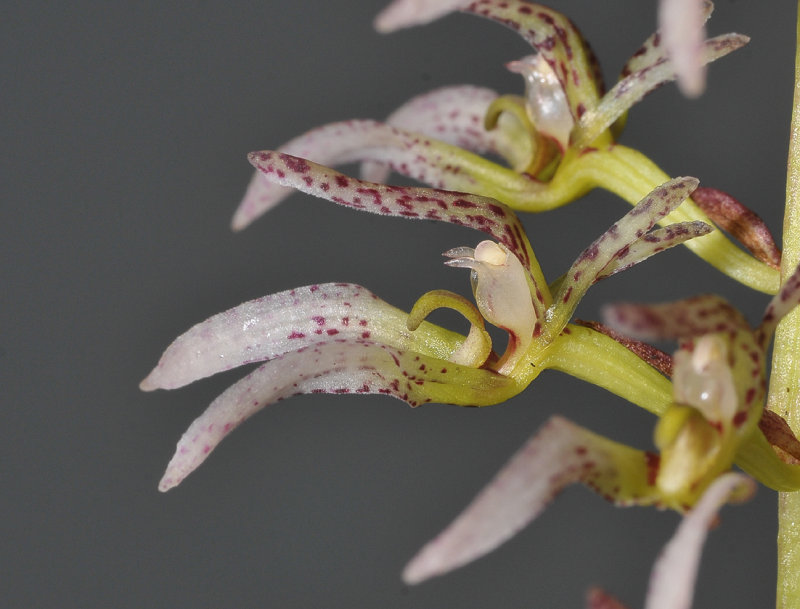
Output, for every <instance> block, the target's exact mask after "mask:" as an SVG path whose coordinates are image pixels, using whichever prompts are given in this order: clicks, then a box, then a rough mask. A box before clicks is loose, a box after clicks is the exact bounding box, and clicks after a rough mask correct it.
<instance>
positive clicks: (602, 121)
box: [572, 34, 750, 148]
mask: <svg viewBox="0 0 800 609" xmlns="http://www.w3.org/2000/svg"><path fill="white" fill-rule="evenodd" d="M749 41H750V39H749V38H748V37H747V36H743V35H741V34H723V35H721V36H717V37H715V38H710V39H709V40H706V41H705V42H704V43H703V47H702V52H701V55H700V60H701V62H702V64H703V65H705V64H708V63H711V62H712V61H716V60H717V59H719V58H720V57H724V56H725V55H727V54H728V53H730V52H732V51H735V50H736V49H739V48H741V47H743V46H744V45H746V44H747V43H748V42H749ZM651 57H652V59H653V63H650V64H647V65H644V66H643V67H640V68H639V69H637V70H636V71H635V72H633V73H631V74H629V75H628V76H626V77H625V78H623V79H622V80H620V81H619V82H618V83H617V84H616V85H614V87H613V88H612V89H611V90H610V91H609V92H608V93H606V94H605V95H604V96H603V99H602V100H600V103H599V104H598V105H597V106H596V107H593V108H592V109H590V110H588V111H587V112H586V113H585V114H583V116H582V117H581V119H580V120H579V122H578V124H577V125H576V126H575V129H574V131H573V132H572V143H573V145H574V146H576V147H578V148H584V147H586V146H589V145H590V144H591V143H592V142H593V141H594V140H595V139H596V138H597V137H598V136H599V135H600V134H601V133H603V131H605V130H606V129H608V127H610V126H611V124H612V123H613V122H614V121H616V120H617V119H618V118H619V117H620V116H622V115H623V114H624V113H625V112H627V111H628V109H629V108H630V107H631V106H633V105H634V104H635V103H637V102H639V101H640V100H641V99H642V98H643V97H644V96H645V95H647V94H648V93H650V92H651V91H653V90H655V89H657V88H658V87H660V86H661V85H663V84H665V83H667V82H670V81H672V80H675V78H676V77H677V75H676V71H675V66H674V65H673V63H672V61H670V60H669V59H667V58H666V57H665V56H664V55H662V54H654V55H652V56H651Z"/></svg>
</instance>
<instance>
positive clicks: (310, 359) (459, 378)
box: [159, 339, 513, 491]
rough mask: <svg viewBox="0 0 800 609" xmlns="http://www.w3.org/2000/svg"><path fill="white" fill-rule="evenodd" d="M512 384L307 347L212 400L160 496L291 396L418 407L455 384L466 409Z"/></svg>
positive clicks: (351, 346) (380, 355) (437, 366)
mask: <svg viewBox="0 0 800 609" xmlns="http://www.w3.org/2000/svg"><path fill="white" fill-rule="evenodd" d="M512 385H513V381H511V380H510V379H508V378H507V377H503V376H500V375H498V374H495V373H492V372H489V371H487V370H480V369H474V368H466V367H463V366H458V365H456V364H453V363H451V362H447V361H443V360H441V359H436V358H432V357H427V356H425V355H422V354H419V353H414V352H413V351H402V350H399V349H395V348H393V347H389V346H387V345H379V344H376V343H372V342H368V341H352V340H350V341H346V340H343V339H338V340H331V341H327V342H320V343H317V344H313V345H309V346H307V347H303V348H301V349H299V350H297V351H294V352H291V353H286V354H284V355H280V356H277V357H275V358H274V359H272V360H270V361H269V362H267V363H265V364H263V365H262V366H261V367H259V368H258V369H256V370H255V371H253V372H251V373H250V374H248V375H247V376H246V377H245V378H243V379H242V380H240V381H239V382H238V383H236V384H234V385H233V386H231V387H230V388H229V389H227V390H226V391H225V392H224V393H222V394H221V395H220V396H219V397H218V398H217V399H216V400H214V401H213V402H212V403H211V405H210V406H209V407H208V409H206V411H205V412H204V413H203V414H202V415H200V417H199V418H197V419H196V420H195V421H194V422H193V423H192V424H191V426H190V427H189V429H188V430H187V431H186V433H185V434H183V436H182V437H181V439H180V441H179V442H178V446H177V449H176V452H175V456H174V457H173V458H172V460H171V461H170V462H169V465H168V466H167V471H166V472H165V474H164V477H163V478H162V480H161V482H160V484H159V490H161V491H167V490H169V489H171V488H172V487H174V486H176V485H178V484H180V482H181V481H182V480H183V479H184V478H186V476H188V475H189V474H190V473H191V472H192V471H194V470H195V469H196V468H197V467H198V466H199V465H200V464H201V463H202V462H203V461H204V460H205V459H206V457H208V455H209V453H210V452H211V451H212V450H213V449H214V448H215V447H216V446H217V444H219V442H220V441H221V440H222V439H223V438H224V437H225V436H226V435H228V433H230V432H231V431H232V430H233V429H234V428H236V427H237V426H238V425H239V424H240V423H242V422H243V421H244V420H246V419H247V418H248V417H250V416H252V415H253V414H255V413H256V412H258V411H259V410H261V409H262V408H264V407H265V406H267V405H269V404H272V403H274V402H276V401H278V400H281V399H283V398H287V397H289V396H292V395H297V394H300V393H363V394H370V393H383V394H386V395H391V396H394V397H397V398H400V399H402V400H405V401H406V402H408V403H409V404H411V405H412V406H417V405H419V404H422V403H425V402H429V401H434V400H437V401H446V400H447V398H449V397H450V396H451V395H452V394H453V387H454V386H455V387H457V388H458V392H457V395H458V396H459V397H461V398H463V399H464V400H465V403H467V404H476V405H482V404H486V403H494V402H496V401H497V400H498V399H505V397H508V396H507V395H505V394H504V391H503V389H504V388H505V390H508V388H509V387H511V386H512ZM448 389H449V390H450V391H449V392H448ZM498 392H499V393H500V394H501V397H500V398H498V397H497V394H498ZM506 393H507V392H506ZM450 401H452V400H450Z"/></svg>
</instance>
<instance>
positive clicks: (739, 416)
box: [733, 410, 747, 427]
mask: <svg viewBox="0 0 800 609" xmlns="http://www.w3.org/2000/svg"><path fill="white" fill-rule="evenodd" d="M746 420H747V413H746V412H745V411H744V410H740V411H739V412H737V413H736V414H735V415H733V426H734V427H741V426H742V425H743V424H744V422H745V421H746Z"/></svg>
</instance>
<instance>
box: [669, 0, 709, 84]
mask: <svg viewBox="0 0 800 609" xmlns="http://www.w3.org/2000/svg"><path fill="white" fill-rule="evenodd" d="M710 4H711V3H710V2H706V0H661V2H659V6H658V23H659V30H660V31H661V35H662V38H663V42H664V49H665V51H666V52H667V54H668V55H669V57H670V59H671V60H672V65H673V66H674V67H675V74H676V75H677V79H678V87H679V88H680V90H681V91H682V92H683V94H684V95H686V96H687V97H697V96H698V95H700V94H701V93H702V92H703V89H704V88H705V83H706V75H705V65H704V64H703V61H702V49H703V40H705V37H706V36H705V34H706V32H705V28H704V27H703V24H704V23H705V22H706V19H707V18H708V14H709V13H710V10H709V6H708V5H710Z"/></svg>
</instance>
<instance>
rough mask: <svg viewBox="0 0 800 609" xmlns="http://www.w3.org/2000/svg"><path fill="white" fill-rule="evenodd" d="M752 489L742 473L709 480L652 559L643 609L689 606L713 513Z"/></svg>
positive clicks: (741, 497)
mask: <svg viewBox="0 0 800 609" xmlns="http://www.w3.org/2000/svg"><path fill="white" fill-rule="evenodd" d="M754 492H755V483H754V482H753V480H752V479H751V478H748V477H747V476H744V475H742V474H735V473H729V474H724V475H722V476H720V477H719V478H717V479H716V480H715V481H714V482H712V483H711V485H710V486H709V487H708V488H707V489H706V491H705V493H703V496H702V497H701V499H700V501H698V503H697V504H696V505H695V506H694V507H693V508H692V509H691V510H690V511H689V512H688V513H687V514H686V516H684V518H683V521H682V522H681V524H680V526H679V527H678V530H677V531H676V532H675V535H674V537H673V538H672V539H671V540H670V541H669V543H668V544H667V545H666V546H665V548H664V550H663V551H662V553H661V555H660V556H659V558H658V560H657V561H656V564H655V565H654V567H653V571H652V573H651V575H650V586H649V589H648V592H647V601H646V603H645V609H688V608H689V607H690V606H691V603H692V597H693V596H694V584H695V580H696V579H697V570H698V567H699V564H700V554H701V552H702V550H703V544H704V543H705V540H706V537H707V535H708V530H709V528H710V527H711V525H712V523H713V521H714V519H715V518H716V516H717V512H718V511H719V509H720V508H721V507H722V506H723V505H724V504H725V503H727V502H728V501H735V502H742V501H745V500H747V499H749V498H750V497H751V496H752V495H753V493H754Z"/></svg>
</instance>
